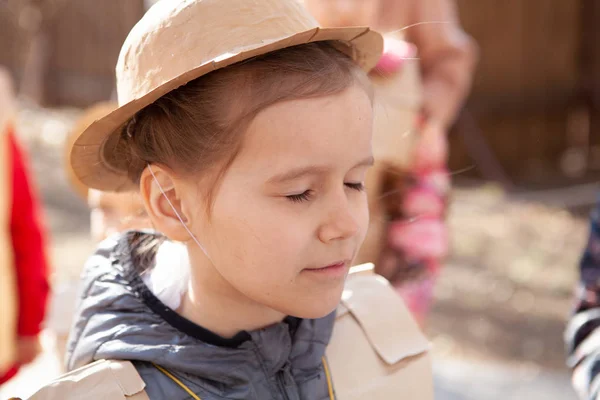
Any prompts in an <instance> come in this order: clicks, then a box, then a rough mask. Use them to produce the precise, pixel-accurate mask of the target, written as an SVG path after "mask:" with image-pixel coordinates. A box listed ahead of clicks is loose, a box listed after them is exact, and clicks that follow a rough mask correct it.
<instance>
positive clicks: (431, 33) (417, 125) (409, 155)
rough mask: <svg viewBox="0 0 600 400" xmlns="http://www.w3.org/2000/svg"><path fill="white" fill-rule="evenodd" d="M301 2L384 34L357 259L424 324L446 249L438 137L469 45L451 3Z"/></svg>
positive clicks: (465, 81)
mask: <svg viewBox="0 0 600 400" xmlns="http://www.w3.org/2000/svg"><path fill="white" fill-rule="evenodd" d="M304 3H305V4H306V6H307V7H308V9H309V10H310V11H311V12H312V13H313V15H315V17H316V18H317V20H318V21H319V22H320V23H321V24H323V25H324V26H330V27H339V26H372V27H374V28H375V29H377V30H379V31H381V32H384V33H386V34H385V37H386V52H385V54H384V56H383V57H382V59H381V60H380V62H379V64H378V66H377V67H376V68H375V69H374V71H373V72H372V73H371V74H370V76H371V78H372V80H373V82H374V84H375V89H376V94H375V95H376V101H380V102H382V103H384V106H383V107H382V109H381V110H378V111H379V112H380V115H379V118H376V120H379V121H381V122H380V123H376V125H375V129H376V131H375V133H374V149H375V158H376V160H377V163H376V164H375V168H374V169H373V170H371V171H370V174H369V176H368V179H367V189H368V194H369V203H370V208H371V215H372V221H371V226H370V227H369V232H368V235H367V238H366V240H365V245H364V246H363V248H362V249H361V252H360V254H359V256H358V262H374V263H375V264H376V265H377V269H378V272H379V273H381V274H382V275H384V276H385V277H386V278H388V279H390V280H391V281H392V282H393V283H394V285H395V286H396V287H397V288H398V291H399V293H400V294H401V295H402V296H403V297H404V300H405V301H406V302H407V304H408V306H409V307H410V309H411V310H412V311H413V313H414V315H415V316H416V318H417V319H418V320H419V321H420V322H421V323H423V322H424V319H425V317H426V314H427V311H428V308H429V305H430V302H431V299H432V296H433V286H434V282H435V279H436V278H437V276H438V274H439V269H440V266H441V263H442V260H443V259H444V257H445V255H446V253H447V247H448V238H447V229H446V226H445V223H444V218H445V214H446V206H447V196H448V191H449V189H450V178H449V174H448V171H447V167H446V163H447V155H448V154H447V153H448V141H447V136H446V135H447V132H448V130H449V128H450V126H451V125H452V123H453V122H454V120H455V119H456V117H457V114H458V112H459V111H460V109H461V107H462V104H463V102H464V100H465V97H466V96H467V94H468V92H469V89H470V86H471V81H472V77H473V71H474V67H475V64H476V58H477V56H476V45H475V43H474V41H473V40H472V39H471V38H470V37H469V36H468V35H467V34H466V33H465V32H464V31H463V30H462V28H461V26H460V23H459V20H458V16H457V11H456V6H455V4H454V1H453V0H304ZM415 47H416V50H415ZM417 58H418V59H417ZM415 70H417V71H415ZM399 75H400V76H399ZM410 96H412V98H413V102H412V103H414V101H415V100H416V101H418V104H417V107H415V105H414V104H411V102H410V101H408V100H407V98H410ZM417 99H418V100H417ZM407 109H409V111H412V110H414V112H413V113H412V114H411V113H410V112H406V110H407ZM403 110H404V111H403ZM388 119H389V121H386V120H388ZM409 132H414V133H413V134H412V137H409V136H410V135H409ZM402 147H404V148H402ZM378 149H381V151H380V153H379V154H378Z"/></svg>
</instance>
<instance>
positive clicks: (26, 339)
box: [0, 67, 49, 384]
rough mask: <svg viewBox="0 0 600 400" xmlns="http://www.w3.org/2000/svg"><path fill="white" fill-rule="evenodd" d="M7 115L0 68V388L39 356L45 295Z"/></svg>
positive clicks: (40, 243)
mask: <svg viewBox="0 0 600 400" xmlns="http://www.w3.org/2000/svg"><path fill="white" fill-rule="evenodd" d="M13 114H14V105H13V95H12V87H11V82H10V77H9V74H8V72H7V71H5V70H4V69H2V68H1V67H0V227H1V228H0V384H3V383H5V382H6V381H8V380H9V379H11V378H12V377H13V376H15V375H16V373H17V372H18V370H19V368H20V367H21V366H23V365H26V364H29V363H31V362H32V361H33V360H34V359H35V358H36V357H37V355H38V354H39V353H40V351H41V346H40V341H39V333H40V331H41V326H42V322H43V320H44V314H45V310H46V300H47V297H48V292H49V285H48V276H47V275H48V263H47V259H46V243H45V238H44V232H43V227H42V223H41V219H40V213H41V208H40V204H39V202H38V199H37V197H36V194H35V192H34V189H33V185H32V183H31V178H30V176H29V171H28V161H27V158H26V156H25V152H24V151H23V149H22V148H21V146H20V145H19V143H18V141H17V137H16V134H15V129H14V118H13V117H14V115H13Z"/></svg>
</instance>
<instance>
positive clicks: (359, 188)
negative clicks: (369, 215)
mask: <svg viewBox="0 0 600 400" xmlns="http://www.w3.org/2000/svg"><path fill="white" fill-rule="evenodd" d="M344 185H346V187H348V188H350V189H352V190H356V191H358V192H362V191H363V190H365V185H364V184H363V183H362V182H361V183H345V184H344Z"/></svg>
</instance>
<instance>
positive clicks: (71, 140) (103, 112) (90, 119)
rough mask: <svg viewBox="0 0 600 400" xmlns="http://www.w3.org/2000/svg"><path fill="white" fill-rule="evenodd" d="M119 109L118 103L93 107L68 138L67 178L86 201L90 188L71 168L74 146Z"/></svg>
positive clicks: (99, 104) (83, 115)
mask: <svg viewBox="0 0 600 400" xmlns="http://www.w3.org/2000/svg"><path fill="white" fill-rule="evenodd" d="M117 107H118V106H117V104H116V102H101V103H97V104H95V105H93V106H91V107H90V108H88V109H86V110H85V111H84V112H83V114H82V115H81V116H80V117H79V118H78V119H77V121H76V122H75V125H74V126H73V128H72V129H71V131H70V133H69V135H68V137H67V141H66V145H65V169H66V174H67V178H68V181H69V183H70V184H71V187H72V188H73V190H74V191H75V192H76V193H77V194H78V195H79V196H81V198H83V199H84V200H87V197H88V190H89V188H88V187H87V186H86V185H85V184H84V183H83V182H82V181H81V180H80V179H79V178H78V177H77V175H76V174H75V171H73V167H72V166H71V160H70V155H71V152H72V149H73V146H74V145H75V141H76V140H77V139H78V138H79V137H80V136H81V134H82V133H83V132H84V131H85V130H86V129H87V128H88V127H89V126H90V125H92V124H93V123H94V122H95V121H97V120H100V119H102V118H103V117H105V116H107V115H108V114H110V113H111V112H112V111H114V110H116V109H117Z"/></svg>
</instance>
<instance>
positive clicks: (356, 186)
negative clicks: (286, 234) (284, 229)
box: [285, 183, 365, 203]
mask: <svg viewBox="0 0 600 400" xmlns="http://www.w3.org/2000/svg"><path fill="white" fill-rule="evenodd" d="M344 185H346V187H347V188H349V189H352V190H356V191H357V192H362V191H363V190H365V185H364V184H362V183H345V184H344ZM312 194H313V191H312V190H307V191H305V192H304V193H300V194H291V195H289V196H285V197H287V198H288V199H289V200H290V201H293V202H294V203H302V202H304V201H308V200H310V197H311V196H312Z"/></svg>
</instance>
